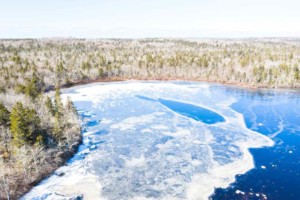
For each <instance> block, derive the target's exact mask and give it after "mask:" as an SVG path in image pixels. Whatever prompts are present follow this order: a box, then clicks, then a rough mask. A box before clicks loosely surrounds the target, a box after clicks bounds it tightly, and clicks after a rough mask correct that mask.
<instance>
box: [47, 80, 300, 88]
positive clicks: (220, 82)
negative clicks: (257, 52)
mask: <svg viewBox="0 0 300 200" xmlns="http://www.w3.org/2000/svg"><path fill="white" fill-rule="evenodd" d="M122 81H190V82H199V83H211V84H221V85H225V86H236V87H240V88H245V89H249V90H258V89H269V90H300V85H299V86H294V87H292V86H288V85H285V86H284V85H281V86H272V85H268V84H250V83H243V82H231V81H222V80H218V81H217V80H206V79H203V80H202V79H185V78H138V77H135V78H125V77H107V78H100V79H94V80H80V81H76V82H70V83H68V84H63V85H61V88H70V87H74V86H81V85H87V84H91V83H101V82H103V83H105V82H122ZM52 88H54V86H50V90H52Z"/></svg>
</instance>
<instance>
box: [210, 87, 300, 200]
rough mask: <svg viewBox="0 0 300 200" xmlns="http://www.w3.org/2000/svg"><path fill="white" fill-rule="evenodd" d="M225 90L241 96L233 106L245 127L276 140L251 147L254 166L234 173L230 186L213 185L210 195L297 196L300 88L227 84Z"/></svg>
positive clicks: (291, 199)
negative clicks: (246, 87) (257, 88)
mask: <svg viewBox="0 0 300 200" xmlns="http://www.w3.org/2000/svg"><path fill="white" fill-rule="evenodd" d="M227 92H229V93H231V95H233V96H235V97H238V98H240V100H239V101H238V102H237V103H235V104H233V105H232V108H233V109H235V110H236V111H238V112H240V113H242V114H243V116H244V119H245V122H246V125H247V127H248V128H249V129H252V130H255V131H258V132H260V133H262V134H264V135H267V136H269V137H271V138H272V139H273V140H274V141H275V143H276V144H275V146H273V147H269V148H262V149H251V153H252V155H253V157H254V161H255V166H256V168H255V169H253V170H251V171H249V172H248V173H246V174H244V175H239V176H237V180H236V182H235V183H233V184H231V186H230V187H229V188H227V189H220V188H218V189H216V191H215V194H214V195H213V196H212V199H215V200H222V199H232V200H234V199H251V200H256V199H271V200H298V199H300V136H299V135H300V127H299V126H300V94H299V91H296V90H294V91H276V90H262V91H249V90H242V89H234V88H230V89H227ZM274 133H275V134H274ZM237 190H240V191H242V192H243V194H237V193H236V191H237Z"/></svg>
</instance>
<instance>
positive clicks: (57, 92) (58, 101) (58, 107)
mask: <svg viewBox="0 0 300 200" xmlns="http://www.w3.org/2000/svg"><path fill="white" fill-rule="evenodd" d="M54 107H55V108H54V110H55V113H57V114H58V115H59V116H61V115H62V113H63V109H64V106H63V103H62V100H61V97H60V89H59V88H58V87H57V88H56V89H55V96H54Z"/></svg>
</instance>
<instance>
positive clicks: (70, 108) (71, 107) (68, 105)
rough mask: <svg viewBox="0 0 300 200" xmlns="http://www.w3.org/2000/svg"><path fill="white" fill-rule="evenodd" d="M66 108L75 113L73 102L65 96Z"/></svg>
mask: <svg viewBox="0 0 300 200" xmlns="http://www.w3.org/2000/svg"><path fill="white" fill-rule="evenodd" d="M66 109H67V110H68V111H70V112H73V113H77V110H76V108H75V106H74V103H73V101H72V100H71V98H70V97H68V98H67V104H66Z"/></svg>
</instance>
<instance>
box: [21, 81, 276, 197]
mask: <svg viewBox="0 0 300 200" xmlns="http://www.w3.org/2000/svg"><path fill="white" fill-rule="evenodd" d="M68 96H69V97H71V99H72V100H73V101H74V103H75V105H76V107H77V109H78V110H79V113H80V114H81V115H82V116H83V120H84V124H83V136H84V144H83V145H82V146H81V147H80V150H79V152H78V154H76V155H75V157H74V158H73V159H72V160H70V161H69V163H68V165H67V166H64V167H61V168H60V169H58V170H57V171H56V172H55V174H53V175H52V176H51V177H50V178H48V179H46V180H45V181H43V182H42V183H41V184H39V185H38V186H36V187H35V188H34V189H33V190H32V191H30V192H29V193H28V194H27V195H25V196H24V197H23V199H64V198H66V199H67V197H68V198H69V197H72V196H73V197H74V196H80V195H83V197H84V199H93V200H96V199H197V200H199V199H208V197H209V196H210V195H211V194H212V193H213V191H214V188H215V187H227V186H228V185H229V184H230V183H231V182H233V181H234V177H235V175H237V174H243V173H245V172H247V171H248V170H249V169H251V168H253V167H254V163H253V159H252V156H251V154H250V152H249V151H248V148H253V147H257V148H259V147H262V146H271V145H273V141H272V140H271V139H269V138H268V137H266V136H264V135H261V134H259V133H257V132H254V131H251V130H249V129H247V128H246V126H245V123H244V120H243V116H242V115H241V114H239V113H237V112H235V111H234V110H233V109H231V108H230V105H231V104H232V103H234V102H236V101H237V99H234V98H232V97H231V96H230V95H229V94H228V93H225V92H220V90H216V91H215V90H214V88H213V87H212V86H211V85H210V84H205V83H193V82H138V81H128V82H118V83H97V84H90V85H85V86H78V87H74V88H70V89H67V90H64V94H63V98H67V97H68ZM141 96H142V97H147V98H148V99H147V98H140V97H141ZM155 99H169V100H173V101H179V102H185V103H189V104H193V105H197V106H201V107H202V108H205V109H208V110H210V111H213V112H215V113H217V114H219V115H221V116H222V117H223V118H224V119H225V121H224V122H217V123H214V124H206V123H203V122H201V121H196V120H194V119H193V118H189V117H188V116H185V115H181V114H180V113H176V112H174V111H172V110H171V109H168V108H167V107H166V106H164V105H162V104H161V103H160V102H159V101H156V100H155ZM62 174H63V175H62Z"/></svg>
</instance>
